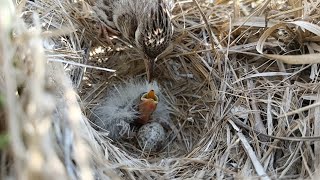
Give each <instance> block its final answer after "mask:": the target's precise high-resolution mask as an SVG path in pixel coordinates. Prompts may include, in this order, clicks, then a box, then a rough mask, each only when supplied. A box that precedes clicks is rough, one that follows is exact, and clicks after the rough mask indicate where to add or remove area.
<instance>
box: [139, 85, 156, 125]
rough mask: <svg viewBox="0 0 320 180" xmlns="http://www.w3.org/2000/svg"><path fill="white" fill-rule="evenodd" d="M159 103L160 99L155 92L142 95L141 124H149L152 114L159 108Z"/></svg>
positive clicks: (140, 105) (140, 104) (140, 107)
mask: <svg viewBox="0 0 320 180" xmlns="http://www.w3.org/2000/svg"><path fill="white" fill-rule="evenodd" d="M158 102H159V99H158V96H157V95H156V94H155V92H154V90H151V91H149V92H147V93H145V94H143V95H142V97H141V99H140V103H139V119H138V123H139V124H146V123H148V122H149V120H150V117H151V115H152V113H153V112H154V111H155V110H156V108H157V104H158Z"/></svg>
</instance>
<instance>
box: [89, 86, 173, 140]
mask: <svg viewBox="0 0 320 180" xmlns="http://www.w3.org/2000/svg"><path fill="white" fill-rule="evenodd" d="M151 89H153V90H154V91H155V93H156V94H157V96H158V97H159V103H158V105H157V108H156V110H155V111H154V112H153V114H152V117H151V119H152V121H157V122H160V123H162V122H165V123H168V121H169V120H170V116H169V113H170V110H169V107H168V103H167V101H166V98H165V97H164V95H163V94H162V93H161V89H160V88H159V85H158V84H157V83H156V82H152V83H148V82H146V81H133V80H131V81H128V82H125V83H123V84H119V85H114V87H113V88H112V89H111V90H109V91H108V93H107V96H106V97H105V98H104V99H103V100H102V103H101V104H100V105H98V106H97V107H96V108H95V109H94V110H93V116H92V118H91V120H92V121H93V123H94V124H95V126H97V127H99V129H103V130H107V131H108V132H109V137H110V138H111V139H114V140H117V139H119V138H123V137H126V136H128V135H129V134H130V131H131V123H133V121H134V120H135V119H137V118H138V116H139V113H138V111H137V110H138V108H137V106H138V104H139V102H140V97H141V95H142V94H143V93H146V92H148V91H150V90H151Z"/></svg>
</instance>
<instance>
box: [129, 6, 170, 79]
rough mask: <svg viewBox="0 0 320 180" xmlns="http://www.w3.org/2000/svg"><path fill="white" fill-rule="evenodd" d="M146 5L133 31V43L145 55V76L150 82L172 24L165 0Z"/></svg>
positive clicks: (165, 46)
mask: <svg viewBox="0 0 320 180" xmlns="http://www.w3.org/2000/svg"><path fill="white" fill-rule="evenodd" d="M150 2H151V1H150ZM146 6H147V7H148V8H146V9H145V11H146V12H144V14H143V16H141V17H142V18H141V20H140V21H139V23H138V27H137V30H136V32H135V44H136V45H137V47H138V48H139V49H140V50H141V51H142V52H143V53H144V55H145V58H144V62H145V66H146V72H147V78H148V81H149V82H151V81H152V79H153V76H154V75H153V74H154V68H155V67H154V66H155V61H156V59H157V58H158V56H159V55H160V54H162V53H163V52H164V51H165V50H166V49H167V48H168V47H169V45H170V43H171V40H172V34H173V25H172V22H171V13H170V10H169V7H168V4H167V1H166V0H153V1H152V3H150V4H149V5H146Z"/></svg>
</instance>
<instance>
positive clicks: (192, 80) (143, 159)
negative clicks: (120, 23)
mask: <svg viewBox="0 0 320 180" xmlns="http://www.w3.org/2000/svg"><path fill="white" fill-rule="evenodd" d="M16 2H17V4H13V1H11V0H4V1H1V2H0V43H1V45H0V50H1V52H0V58H1V61H0V63H1V71H0V72H1V79H0V117H1V119H2V121H1V128H0V132H1V136H0V148H1V151H0V152H1V157H0V158H1V159H0V162H1V171H0V173H1V178H2V179H3V178H8V177H11V178H19V179H53V178H55V179H57V178H60V179H122V178H123V179H155V178H157V179H158V178H159V179H160V178H164V179H176V178H177V179H178V178H179V179H187V178H192V179H209V178H214V179H222V178H226V179H227V178H228V179H233V178H244V177H252V178H258V177H260V178H261V179H270V178H272V179H277V178H286V179H288V178H289V179H295V178H312V177H317V176H316V175H317V173H318V166H319V163H320V151H319V149H320V143H319V140H320V138H319V135H320V119H319V117H320V108H319V101H320V98H319V84H318V82H319V81H318V80H319V77H318V76H319V72H320V71H319V67H318V65H317V64H316V63H318V62H319V55H318V54H317V52H318V51H320V48H319V36H320V27H319V26H318V25H317V24H319V19H320V18H319V17H320V16H319V15H320V11H319V6H320V1H311V0H310V1H301V0H292V1H277V0H268V1H262V0H247V1H240V0H239V1H224V0H216V1H209V0H208V1H200V0H198V1H197V0H194V1H182V0H179V1H175V4H174V9H173V16H172V22H173V24H174V34H173V42H172V45H173V46H172V47H173V48H172V51H170V52H167V53H166V54H165V55H164V56H163V57H162V58H160V59H158V60H157V62H156V67H155V79H156V81H157V82H158V84H159V86H160V87H161V91H162V92H161V93H162V94H163V95H164V96H165V97H166V99H167V101H168V104H169V106H170V112H171V113H170V118H171V122H172V123H173V125H174V127H175V130H174V131H172V132H171V134H170V135H168V137H170V141H167V143H166V146H165V148H163V149H162V150H161V151H159V152H153V153H145V152H144V151H143V150H141V149H139V148H138V146H136V144H134V142H128V141H120V140H119V141H118V140H111V139H109V138H108V137H107V132H104V131H97V130H96V129H95V128H94V127H93V125H92V122H91V121H90V115H91V114H92V110H93V109H94V108H95V107H96V106H97V105H98V104H100V103H102V102H103V101H105V95H106V93H107V92H108V91H109V90H110V89H112V88H114V87H116V86H118V85H121V84H122V83H124V82H128V81H130V80H132V79H140V80H141V79H144V78H145V77H146V74H145V67H144V64H143V60H142V58H141V55H140V54H139V53H137V51H136V50H135V49H134V48H132V47H131V46H130V45H128V44H126V43H124V42H123V41H122V40H121V38H120V37H113V36H112V37H110V38H109V39H107V40H104V39H103V37H102V36H101V34H102V33H101V31H102V29H99V27H98V26H97V24H96V22H95V20H94V19H93V18H92V11H91V5H92V3H93V2H92V1H89V0H87V1H78V2H72V1H65V0H52V1H37V0H30V1H26V0H21V1H16ZM106 41H109V42H108V43H106ZM114 70H115V71H114Z"/></svg>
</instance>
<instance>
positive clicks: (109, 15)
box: [93, 0, 173, 81]
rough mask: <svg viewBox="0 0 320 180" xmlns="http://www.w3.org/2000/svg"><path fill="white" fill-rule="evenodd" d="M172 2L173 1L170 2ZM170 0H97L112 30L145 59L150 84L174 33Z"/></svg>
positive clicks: (98, 6) (103, 20)
mask: <svg viewBox="0 0 320 180" xmlns="http://www.w3.org/2000/svg"><path fill="white" fill-rule="evenodd" d="M170 2H171V1H170ZM170 2H169V1H168V0H97V2H96V4H95V6H94V8H93V9H94V10H95V12H96V14H97V16H98V18H99V19H100V20H101V21H102V22H103V23H104V24H105V25H106V26H107V27H108V28H112V29H116V30H118V31H119V32H120V33H121V35H122V37H123V38H124V39H125V40H126V41H127V42H128V43H130V44H131V45H132V46H134V47H136V48H137V49H138V50H139V51H140V52H141V53H142V54H143V55H144V56H145V57H144V61H145V65H146V69H147V76H148V79H149V81H151V79H152V74H153V68H154V61H155V59H156V58H157V57H158V56H159V55H160V54H161V53H162V52H163V51H164V50H166V48H167V47H168V46H169V44H170V42H171V38H172V33H173V26H172V23H171V13H170V8H169V4H170Z"/></svg>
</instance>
